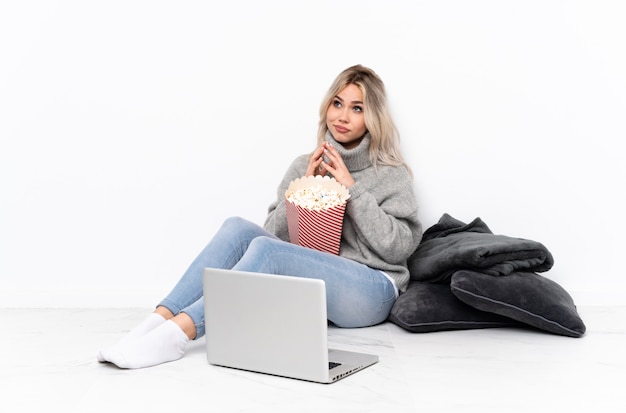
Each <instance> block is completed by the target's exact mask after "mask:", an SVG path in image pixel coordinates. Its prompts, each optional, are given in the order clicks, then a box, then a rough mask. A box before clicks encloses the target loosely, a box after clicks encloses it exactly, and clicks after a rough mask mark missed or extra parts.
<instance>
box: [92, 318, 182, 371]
mask: <svg viewBox="0 0 626 413" xmlns="http://www.w3.org/2000/svg"><path fill="white" fill-rule="evenodd" d="M188 342H189V337H187V334H185V332H184V331H183V330H182V329H181V328H180V327H179V326H178V324H176V323H175V322H173V321H172V320H168V321H166V322H164V323H162V324H161V325H159V326H158V327H156V328H155V329H153V330H152V331H150V332H148V333H146V334H144V335H141V336H139V337H135V338H134V339H132V340H125V341H124V342H123V343H122V342H120V343H119V344H117V345H116V346H114V347H112V348H110V349H108V350H103V351H101V352H100V355H99V358H98V359H100V357H102V359H103V361H108V362H110V363H113V364H115V365H116V366H118V367H120V368H124V369H139V368H143V367H150V366H156V365H157V364H162V363H166V362H169V361H174V360H178V359H180V358H181V357H182V356H183V355H184V354H185V348H186V346H187V343H188Z"/></svg>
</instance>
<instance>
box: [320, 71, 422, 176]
mask: <svg viewBox="0 0 626 413" xmlns="http://www.w3.org/2000/svg"><path fill="white" fill-rule="evenodd" d="M348 85H355V86H357V87H358V88H359V89H360V90H361V93H362V94H363V114H364V117H365V127H366V128H367V131H368V132H369V134H370V137H371V139H370V147H369V155H370V160H371V161H372V164H373V165H374V166H376V165H391V166H400V165H404V166H405V167H406V168H407V170H409V172H410V168H409V167H408V165H407V164H406V163H405V161H404V158H403V157H402V154H401V152H400V135H399V133H398V129H397V128H396V125H395V123H394V121H393V119H392V118H391V113H390V111H389V107H388V105H387V93H386V91H385V85H384V84H383V81H382V80H381V79H380V77H379V76H378V75H377V74H376V73H375V72H374V71H373V70H371V69H369V68H367V67H365V66H362V65H355V66H351V67H349V68H347V69H345V70H344V71H343V72H341V73H340V74H339V75H338V76H337V78H336V79H335V81H334V82H333V83H332V85H331V86H330V88H329V89H328V92H327V93H326V96H325V97H324V99H323V100H322V104H321V105H320V120H319V127H318V132H317V144H318V145H321V144H322V142H324V140H325V136H326V132H327V131H328V126H327V125H326V113H327V111H328V107H329V106H330V105H331V104H332V102H333V100H334V98H335V97H336V96H337V94H339V92H341V91H342V90H343V89H344V88H345V87H346V86H348Z"/></svg>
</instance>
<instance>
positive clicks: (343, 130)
mask: <svg viewBox="0 0 626 413" xmlns="http://www.w3.org/2000/svg"><path fill="white" fill-rule="evenodd" d="M326 126H327V127H328V130H329V131H330V133H331V134H332V135H333V137H334V138H335V140H336V141H337V142H339V143H341V144H342V145H343V147H344V148H346V149H352V148H355V147H357V146H358V145H359V143H360V142H361V138H363V135H365V132H367V128H366V127H365V116H364V113H363V94H362V93H361V89H359V87H358V86H356V85H353V84H350V85H348V86H346V87H345V88H343V89H342V90H341V91H340V92H339V93H338V94H337V96H335V97H334V98H333V101H332V103H331V104H330V106H328V110H327V111H326Z"/></svg>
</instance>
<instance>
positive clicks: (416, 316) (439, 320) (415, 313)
mask: <svg viewBox="0 0 626 413" xmlns="http://www.w3.org/2000/svg"><path fill="white" fill-rule="evenodd" d="M389 321H391V322H392V323H394V324H396V325H398V326H400V327H402V328H404V329H405V330H408V331H411V332H413V333H429V332H434V331H447V330H468V329H478V328H492V327H505V326H512V325H519V323H517V322H515V321H514V320H511V319H508V318H506V317H501V316H499V315H497V314H493V313H486V312H484V311H480V310H477V309H475V308H473V307H470V306H469V305H467V304H464V303H463V302H462V301H460V300H459V299H458V298H456V297H455V296H454V294H452V292H451V291H450V285H448V284H432V283H426V282H420V281H412V282H411V283H410V284H409V287H408V288H407V290H406V292H404V293H403V294H401V295H400V297H398V299H397V300H396V303H395V304H394V306H393V307H392V309H391V313H390V315H389Z"/></svg>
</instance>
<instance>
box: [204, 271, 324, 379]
mask: <svg viewBox="0 0 626 413" xmlns="http://www.w3.org/2000/svg"><path fill="white" fill-rule="evenodd" d="M203 282H204V310H205V327H206V349H207V358H208V361H209V363H211V364H215V365H220V366H226V367H233V368H239V369H244V370H250V371H255V372H261V373H267V374H274V375H279V376H285V377H292V378H297V379H302V380H310V381H319V382H326V381H328V376H329V373H328V341H327V337H328V336H327V319H326V290H325V284H324V281H322V280H317V279H309V278H298V277H289V276H280V275H270V274H261V273H247V272H241V271H233V270H220V269H210V268H206V269H204V273H203Z"/></svg>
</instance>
